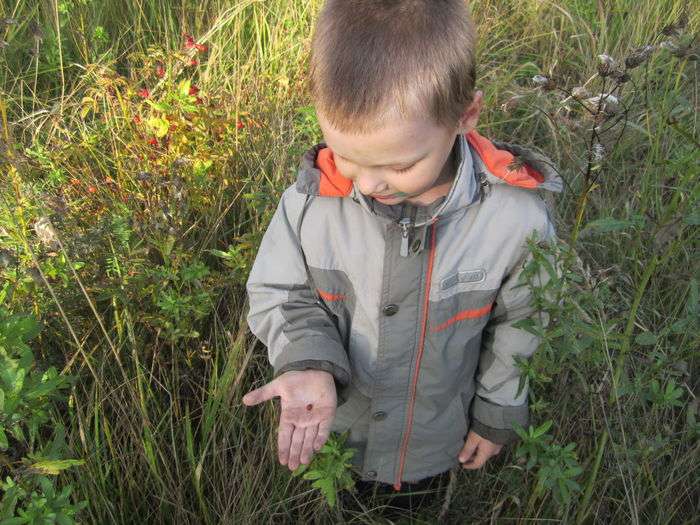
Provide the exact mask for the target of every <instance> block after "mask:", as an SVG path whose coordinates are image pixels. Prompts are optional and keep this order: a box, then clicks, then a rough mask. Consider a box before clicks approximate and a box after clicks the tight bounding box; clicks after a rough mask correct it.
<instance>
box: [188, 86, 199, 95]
mask: <svg viewBox="0 0 700 525" xmlns="http://www.w3.org/2000/svg"><path fill="white" fill-rule="evenodd" d="M198 93H199V88H198V87H197V86H190V96H192V97H193V96H195V95H196V94H198Z"/></svg>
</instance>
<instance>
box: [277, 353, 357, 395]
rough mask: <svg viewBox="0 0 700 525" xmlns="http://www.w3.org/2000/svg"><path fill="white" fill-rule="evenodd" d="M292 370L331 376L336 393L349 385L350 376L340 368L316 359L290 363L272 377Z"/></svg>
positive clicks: (330, 362) (329, 362)
mask: <svg viewBox="0 0 700 525" xmlns="http://www.w3.org/2000/svg"><path fill="white" fill-rule="evenodd" d="M292 370H323V371H324V372H328V373H329V374H331V375H332V376H333V379H334V381H335V387H336V391H337V390H339V389H340V388H343V387H345V386H347V385H348V384H349V383H350V374H349V373H348V372H347V371H346V370H343V369H342V368H340V367H339V366H338V365H336V364H335V363H333V362H332V361H322V360H317V359H303V360H301V361H292V362H290V363H287V364H286V365H284V366H282V367H280V368H278V369H276V370H275V374H274V377H275V378H277V377H279V376H281V375H282V374H284V373H285V372H291V371H292Z"/></svg>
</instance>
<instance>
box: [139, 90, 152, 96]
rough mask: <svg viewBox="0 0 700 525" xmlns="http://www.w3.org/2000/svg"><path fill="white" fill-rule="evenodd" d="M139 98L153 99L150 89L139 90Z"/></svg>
mask: <svg viewBox="0 0 700 525" xmlns="http://www.w3.org/2000/svg"><path fill="white" fill-rule="evenodd" d="M139 97H141V98H151V92H150V91H148V89H146V88H143V89H139Z"/></svg>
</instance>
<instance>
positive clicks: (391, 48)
mask: <svg viewBox="0 0 700 525" xmlns="http://www.w3.org/2000/svg"><path fill="white" fill-rule="evenodd" d="M476 39H477V35H476V29H475V27H474V23H473V21H472V18H471V14H470V12H469V8H468V7H467V4H466V2H465V0H327V1H326V2H325V4H324V5H323V7H322V8H321V11H320V13H319V16H318V19H317V21H316V24H315V29H314V34H313V38H312V43H311V62H310V75H309V83H310V90H311V96H312V98H313V101H314V104H315V106H316V108H317V110H320V111H321V112H323V114H324V116H325V117H326V119H327V120H328V121H329V122H330V123H331V125H333V127H335V128H337V129H339V130H341V131H344V132H352V131H355V132H358V133H362V132H366V131H369V130H371V129H375V128H377V127H381V120H382V117H383V116H385V115H386V114H388V112H389V111H391V110H393V109H395V110H397V111H398V112H399V113H400V114H401V115H403V116H417V115H422V116H429V117H432V119H433V121H434V122H435V123H436V124H438V125H442V126H448V127H453V126H455V125H456V124H457V121H458V120H459V117H460V116H461V115H462V114H463V112H464V110H465V108H466V107H467V106H468V105H469V103H470V102H471V101H472V99H473V96H474V84H475V82H476V64H475V56H474V55H475V48H476Z"/></svg>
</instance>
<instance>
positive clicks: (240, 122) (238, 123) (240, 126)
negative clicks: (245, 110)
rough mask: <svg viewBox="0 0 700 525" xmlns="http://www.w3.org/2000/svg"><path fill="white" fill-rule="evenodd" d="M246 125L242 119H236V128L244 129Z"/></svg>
mask: <svg viewBox="0 0 700 525" xmlns="http://www.w3.org/2000/svg"><path fill="white" fill-rule="evenodd" d="M244 127H245V124H243V122H242V121H241V120H238V121H236V128H237V129H243V128H244Z"/></svg>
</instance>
